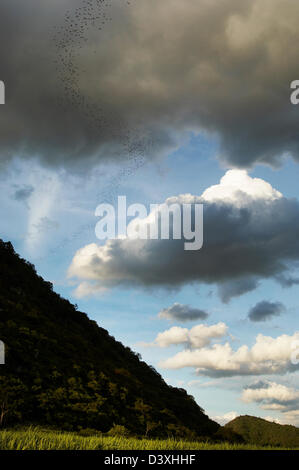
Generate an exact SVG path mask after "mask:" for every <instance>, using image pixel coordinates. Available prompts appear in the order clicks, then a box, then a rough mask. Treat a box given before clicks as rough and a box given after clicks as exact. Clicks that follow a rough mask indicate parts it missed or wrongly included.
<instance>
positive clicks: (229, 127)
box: [0, 0, 299, 426]
mask: <svg viewBox="0 0 299 470" xmlns="http://www.w3.org/2000/svg"><path fill="white" fill-rule="evenodd" d="M0 18H1V20H0V21H1V22H2V24H1V26H0V39H1V41H0V49H1V54H0V57H1V68H0V70H1V72H0V74H1V76H0V79H1V80H3V82H4V83H5V92H6V103H5V105H1V106H0V191H1V201H0V217H1V221H2V222H1V238H3V239H4V240H5V241H7V240H10V241H11V242H12V243H13V245H14V247H15V249H16V251H17V252H18V253H20V255H21V256H22V257H24V258H26V259H27V260H29V261H30V262H32V263H33V264H34V265H35V266H36V269H37V271H38V273H39V274H40V275H42V276H43V277H44V278H45V279H47V280H49V281H51V282H53V284H54V289H55V290H56V292H59V293H60V294H61V295H63V296H64V297H66V298H68V299H70V300H71V301H72V302H73V303H76V304H77V305H78V307H79V309H80V310H82V311H84V312H86V313H88V315H89V317H90V318H92V319H94V320H96V321H97V322H98V324H99V325H100V326H102V327H104V328H106V329H107V330H108V331H109V333H110V334H111V335H113V336H114V337H115V338H117V339H118V340H120V341H122V342H123V343H124V344H125V345H128V346H130V347H131V348H132V349H133V350H134V351H138V352H139V353H141V355H142V358H143V359H144V360H145V361H146V362H147V363H148V364H151V365H153V366H154V367H155V368H156V369H157V370H158V371H159V373H161V374H162V376H163V377H164V379H165V380H166V381H167V382H168V383H169V384H171V385H172V386H176V387H182V388H185V389H186V390H187V391H188V393H190V394H191V395H193V396H194V397H195V399H196V401H197V403H198V404H199V405H200V406H201V407H203V408H204V410H205V411H206V413H207V414H208V415H209V416H210V417H212V418H214V419H215V420H216V421H218V422H220V423H221V424H223V423H225V422H227V421H229V420H231V419H233V418H234V417H236V416H238V415H244V414H249V415H254V416H260V417H263V418H266V419H269V420H274V421H277V422H280V423H288V424H294V425H296V426H299V411H298V409H299V407H298V404H299V380H298V369H299V368H298V365H297V364H295V363H294V361H293V362H292V360H291V358H292V357H294V353H296V350H297V351H298V349H299V328H298V308H299V305H298V296H297V292H298V284H299V272H298V271H299V269H298V268H299V264H298V262H299V241H298V240H299V187H298V184H297V181H298V176H299V171H298V160H299V151H298V149H299V134H298V121H299V106H298V107H296V106H295V105H293V104H292V103H291V101H290V94H291V90H290V83H291V82H292V81H293V80H295V79H298V78H299V76H298V75H299V71H298V65H297V62H298V61H297V60H296V58H297V55H296V47H295V45H296V41H298V40H299V32H298V28H297V23H298V22H297V20H298V18H299V6H298V5H297V4H296V3H295V2H293V1H291V0H284V1H282V0H271V1H270V0H251V1H249V0H248V1H247V0H244V1H242V2H239V1H236V0H222V1H221V2H219V0H218V1H214V0H209V1H207V0H200V1H198V0H197V1H195V0H189V1H187V2H184V3H182V2H181V1H178V0H165V1H164V2H159V1H158V0H152V1H151V2H149V1H147V0H138V2H137V1H135V0H132V1H130V2H127V1H120V0H115V1H110V2H109V1H105V0H102V1H101V0H90V1H85V0H72V1H71V0H64V1H63V2H61V1H59V2H58V0H57V1H56V0H53V1H51V2H49V1H48V2H47V1H46V0H44V1H42V2H41V1H37V0H28V1H27V2H21V1H20V0H10V1H7V0H3V1H2V2H1V6H0ZM35 18H38V20H39V21H35V20H34V19H35ZM12 31H13V34H12ZM8 45H9V47H7V46H8ZM118 196H126V197H127V203H128V205H129V204H133V203H140V204H143V205H145V207H147V208H148V210H149V208H150V204H163V203H164V202H165V201H166V203H170V201H172V202H175V203H177V204H179V205H180V206H181V205H182V204H183V203H185V202H186V201H187V202H188V201H193V202H196V203H200V204H203V211H204V219H203V237H204V241H203V247H202V248H201V249H200V250H198V251H189V252H187V251H185V250H184V248H183V241H182V240H137V241H136V240H130V239H123V238H117V239H115V240H99V239H98V238H97V236H96V233H95V228H96V224H97V222H98V220H99V218H98V217H97V216H96V215H95V211H96V208H97V207H98V205H99V204H101V203H109V204H112V205H113V206H114V207H117V198H118ZM292 354H293V356H292ZM295 362H296V361H295Z"/></svg>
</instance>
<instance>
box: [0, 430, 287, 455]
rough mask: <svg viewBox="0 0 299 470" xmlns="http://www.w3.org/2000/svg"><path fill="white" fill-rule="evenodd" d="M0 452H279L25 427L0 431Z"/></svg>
mask: <svg viewBox="0 0 299 470" xmlns="http://www.w3.org/2000/svg"><path fill="white" fill-rule="evenodd" d="M0 449H1V450H259V449H271V450H276V449H279V450H282V448H275V447H263V448H261V447H258V446H252V445H244V444H229V443H225V442H224V443H221V444H212V443H210V442H201V441H193V442H188V441H184V440H179V439H163V440H162V439H137V438H125V437H110V436H104V435H103V436H102V435H94V436H88V437H83V436H80V435H78V434H76V433H72V432H62V431H61V432H60V431H53V430H47V429H42V428H39V427H28V428H26V429H7V430H2V431H0Z"/></svg>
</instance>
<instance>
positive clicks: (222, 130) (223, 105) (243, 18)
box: [0, 0, 299, 168]
mask: <svg viewBox="0 0 299 470" xmlns="http://www.w3.org/2000/svg"><path fill="white" fill-rule="evenodd" d="M110 3H111V4H110ZM128 3H129V4H128ZM298 18H299V4H298V2H295V1H293V0H242V2H240V1H239V0H222V1H221V2H219V0H188V1H184V2H182V1H181V0H164V1H163V2H162V1H160V0H151V1H148V0H138V1H135V0H132V1H131V2H126V1H121V0H115V1H112V2H109V1H108V0H107V1H106V0H102V1H101V0H90V1H89V2H87V1H86V0H64V1H63V2H61V1H58V0H52V1H51V2H49V1H40V0H26V2H24V1H23V0H2V1H1V5H0V22H1V25H0V26H1V27H0V48H1V74H2V76H1V79H2V80H4V82H5V84H6V103H7V104H6V105H5V106H2V107H1V110H0V142H1V144H0V158H1V161H2V162H5V161H9V160H10V159H11V158H13V157H14V156H16V155H19V156H20V155H21V156H23V157H25V158H28V157H31V156H35V157H37V158H39V159H40V160H41V161H42V162H44V163H46V164H50V165H56V166H57V165H64V166H68V167H69V168H75V167H76V166H77V165H78V164H79V165H80V164H81V165H82V164H83V162H84V164H86V162H88V164H89V165H90V166H91V165H93V164H95V163H98V162H99V161H103V160H106V159H108V158H109V159H112V158H113V159H118V160H121V159H123V158H127V157H128V155H131V156H132V155H133V156H135V157H136V156H137V157H138V158H139V157H140V156H142V158H143V157H144V156H145V157H149V158H153V157H155V156H157V155H161V154H162V153H164V152H166V151H169V150H170V149H172V148H174V147H175V146H176V145H177V144H178V142H179V140H180V138H181V137H182V135H183V133H184V132H185V131H186V130H193V131H196V132H197V131H200V130H203V129H204V130H208V131H211V132H213V133H215V135H217V136H219V137H220V140H221V144H222V150H221V158H223V159H224V160H226V161H227V162H228V163H229V164H230V165H233V166H238V167H248V166H250V165H252V164H253V163H256V162H267V163H270V164H272V165H276V164H277V163H278V162H279V161H280V159H281V156H282V154H283V153H286V152H289V153H291V154H292V155H293V157H294V158H295V159H296V160H298V159H299V133H298V109H297V108H296V106H292V105H291V104H290V82H291V81H292V80H295V79H297V78H298V76H297V75H298V60H297V59H298V54H297V47H296V44H298V43H299V30H298ZM85 168H86V167H85Z"/></svg>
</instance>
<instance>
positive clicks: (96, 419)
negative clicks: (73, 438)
mask: <svg viewBox="0 0 299 470" xmlns="http://www.w3.org/2000/svg"><path fill="white" fill-rule="evenodd" d="M0 266H1V271H0V339H1V340H2V341H3V342H4V343H5V345H6V364H5V365H1V366H0V399H1V403H2V405H1V406H2V411H1V409H0V414H1V421H2V424H4V425H10V424H14V423H31V422H32V423H40V424H47V425H53V426H57V427H60V428H64V429H78V428H93V429H98V430H102V431H108V430H109V429H110V428H111V427H113V426H114V425H121V426H125V427H126V428H127V429H129V430H130V431H131V432H133V433H136V434H142V435H148V436H150V435H151V436H168V435H169V436H186V437H190V436H193V437H195V436H211V435H212V434H213V433H214V432H216V431H217V429H218V428H219V425H218V424H217V423H215V422H213V421H212V420H210V419H209V418H208V417H207V416H206V415H205V414H204V412H203V410H202V409H201V408H200V407H199V406H198V405H197V404H196V402H195V400H194V399H193V397H191V396H190V395H188V394H187V393H186V391H185V390H183V389H178V388H173V387H170V386H169V385H167V384H166V383H165V382H164V380H163V379H162V377H161V376H160V375H159V374H158V373H157V371H156V370H155V369H154V368H153V367H151V366H148V365H147V364H146V363H145V362H143V361H142V360H141V358H140V356H139V355H138V354H136V353H134V352H133V351H131V350H130V349H129V348H128V347H125V346H123V345H122V344H121V343H120V342H118V341H116V340H115V339H114V338H113V337H111V336H110V335H109V334H108V332H107V331H106V330H104V329H103V328H100V327H99V326H98V325H97V323H96V322H95V321H92V320H90V319H89V318H88V317H87V315H86V314H85V313H82V312H79V311H77V310H76V307H75V306H74V305H72V304H71V303H70V302H69V301H68V300H65V299H63V298H61V297H60V296H59V295H58V294H56V293H55V292H53V290H52V285H51V283H50V282H46V281H44V280H43V279H42V278H41V277H40V276H38V275H37V273H36V271H35V269H34V266H33V265H32V264H30V263H28V262H26V261H25V260H23V259H21V258H20V257H19V256H18V255H17V254H16V253H15V252H14V249H13V246H12V245H11V244H10V243H4V242H3V241H1V240H0Z"/></svg>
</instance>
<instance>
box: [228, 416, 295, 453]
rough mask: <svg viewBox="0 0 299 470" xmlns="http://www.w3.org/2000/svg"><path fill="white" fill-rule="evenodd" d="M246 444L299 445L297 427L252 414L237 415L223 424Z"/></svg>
mask: <svg viewBox="0 0 299 470" xmlns="http://www.w3.org/2000/svg"><path fill="white" fill-rule="evenodd" d="M224 429H230V431H233V432H234V433H236V434H237V435H239V436H240V437H241V438H242V439H243V441H244V442H245V443H247V444H256V445H261V446H266V445H270V446H281V447H299V428H297V427H295V426H291V425H282V424H277V423H272V422H270V421H267V420H265V419H262V418H256V417H254V416H238V417H237V418H235V419H233V420H232V421H230V422H229V423H227V424H226V425H225V426H224Z"/></svg>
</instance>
